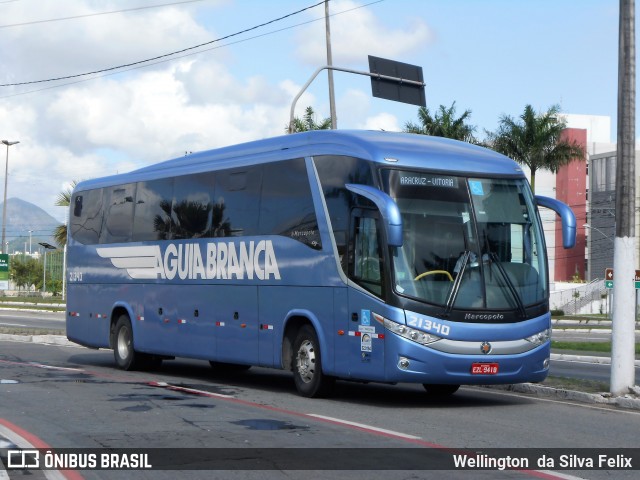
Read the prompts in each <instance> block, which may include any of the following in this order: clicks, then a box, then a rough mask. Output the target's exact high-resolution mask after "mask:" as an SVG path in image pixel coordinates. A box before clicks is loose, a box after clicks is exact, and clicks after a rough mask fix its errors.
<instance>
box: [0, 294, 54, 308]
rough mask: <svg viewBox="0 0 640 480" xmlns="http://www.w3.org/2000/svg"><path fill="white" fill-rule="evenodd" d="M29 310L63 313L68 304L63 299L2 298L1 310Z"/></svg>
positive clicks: (35, 297) (0, 301) (39, 297)
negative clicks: (5, 308)
mask: <svg viewBox="0 0 640 480" xmlns="http://www.w3.org/2000/svg"><path fill="white" fill-rule="evenodd" d="M3 306H6V307H7V308H15V309H17V310H20V309H29V310H47V311H54V312H63V311H65V310H66V304H65V302H64V300H63V299H62V297H44V298H43V297H41V296H30V297H5V296H0V308H2V307H3Z"/></svg>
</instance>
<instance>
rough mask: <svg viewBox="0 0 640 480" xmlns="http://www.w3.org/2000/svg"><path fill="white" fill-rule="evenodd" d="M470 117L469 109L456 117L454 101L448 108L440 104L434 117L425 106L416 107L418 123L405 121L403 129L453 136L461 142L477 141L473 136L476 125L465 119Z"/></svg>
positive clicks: (419, 132)
mask: <svg viewBox="0 0 640 480" xmlns="http://www.w3.org/2000/svg"><path fill="white" fill-rule="evenodd" d="M470 117H471V110H468V109H467V110H465V111H464V112H463V114H462V115H460V116H459V117H457V118H456V102H453V103H452V104H451V106H450V107H449V108H447V107H445V106H444V105H440V107H439V108H438V110H437V111H436V114H435V117H432V116H431V112H429V109H428V108H427V107H420V108H419V109H418V119H419V120H420V124H419V125H418V124H415V123H413V122H407V123H406V124H405V126H404V131H405V132H407V133H418V134H421V135H432V136H434V137H446V138H453V139H455V140H461V141H463V142H469V143H478V141H477V140H476V138H475V137H474V136H473V132H474V131H475V129H476V127H475V126H473V125H469V124H468V123H466V122H467V120H468V119H469V118H470Z"/></svg>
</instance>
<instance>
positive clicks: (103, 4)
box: [0, 0, 428, 220]
mask: <svg viewBox="0 0 640 480" xmlns="http://www.w3.org/2000/svg"><path fill="white" fill-rule="evenodd" d="M27 3H28V2H11V3H7V4H5V5H3V20H1V21H0V24H2V25H6V24H9V23H21V22H28V21H32V20H39V19H46V18H60V17H66V16H74V15H86V14H91V13H95V12H98V11H110V10H117V9H122V8H123V7H122V4H121V3H118V2H110V1H77V2H65V3H64V7H63V6H62V4H61V3H60V2H59V1H54V0H43V1H41V2H39V3H38V9H37V10H34V9H33V8H28V7H29V5H27ZM212 3H213V2H212ZM219 4H220V2H215V3H213V5H212V4H211V3H208V5H207V6H206V7H201V8H206V9H207V11H206V13H207V15H201V13H202V12H201V10H198V9H197V8H195V7H192V6H191V4H186V5H178V6H175V7H163V8H159V9H150V10H145V11H140V12H126V13H121V14H113V15H105V16H97V17H87V18H83V19H78V20H68V21H61V22H50V23H41V24H37V25H25V26H21V27H9V28H4V29H2V30H0V31H1V32H2V34H3V36H4V38H5V39H6V41H5V42H4V45H11V46H12V48H3V49H0V64H2V65H3V66H6V68H4V69H2V71H0V83H9V82H13V81H24V80H34V79H35V80H37V79H43V78H49V77H53V76H61V75H67V74H73V73H81V72H86V71H90V70H93V69H97V68H104V67H108V66H114V65H119V64H122V63H127V62H129V61H135V60H139V59H144V58H149V57H152V56H155V55H158V54H162V53H166V52H170V51H172V50H178V49H180V48H184V47H186V46H190V45H195V44H197V43H202V42H205V41H209V40H211V39H213V38H216V37H217V36H219V35H216V34H215V33H214V32H213V31H212V27H211V25H216V27H221V25H220V23H219V22H217V17H216V15H215V13H216V12H217V10H216V8H217V6H218V5H219ZM354 6H356V4H355V3H353V2H350V1H339V2H338V1H336V2H335V5H334V2H331V8H332V10H333V9H335V10H336V11H339V10H343V9H346V8H352V7H354ZM373 10H374V11H375V9H373ZM266 11H268V9H267V10H264V11H263V12H266ZM319 11H322V10H321V9H314V12H315V14H316V15H317V13H318V12H319ZM5 13H6V15H4V14H5ZM212 13H213V15H212ZM265 15H266V13H265ZM7 19H10V20H7ZM259 20H264V18H260V19H259ZM332 22H333V23H332V28H333V29H334V31H335V35H336V39H337V40H336V41H337V43H336V49H335V52H336V54H337V56H336V59H337V60H338V61H343V60H344V58H351V57H348V55H353V58H356V56H362V55H361V53H362V52H365V51H366V52H367V53H372V54H379V55H381V56H384V55H388V56H392V57H393V56H395V55H396V54H397V53H398V52H401V51H406V50H408V49H411V48H414V47H415V45H416V44H417V43H420V42H421V41H422V40H424V39H425V38H427V37H428V31H427V29H426V27H425V26H424V25H421V24H420V23H419V22H416V24H415V29H412V28H413V27H410V26H408V25H403V26H400V27H397V28H394V29H387V28H383V27H382V26H381V24H379V23H378V21H377V20H376V18H375V17H374V15H373V14H372V13H371V12H368V11H367V10H366V9H361V10H355V11H354V12H351V13H349V14H345V15H342V16H341V15H338V16H336V17H333V20H332ZM255 23H259V22H255ZM2 25H0V26H2ZM323 25H324V23H323V22H320V24H319V25H314V26H313V28H316V27H321V28H320V29H321V33H322V35H320V36H319V38H318V39H316V40H317V42H316V43H318V45H320V47H321V48H324V47H323V45H324V26H323ZM369 28H373V29H376V30H377V33H381V34H383V35H384V36H387V38H386V40H385V41H384V42H382V41H381V40H380V39H376V38H374V37H371V36H370V35H369V34H368V33H366V30H367V29H369ZM303 29H304V30H306V31H307V33H308V32H309V29H308V28H307V27H303ZM350 29H352V30H353V31H349V30H350ZM358 32H359V33H358ZM223 33H229V32H223ZM289 35H290V36H289V37H286V38H285V39H284V42H282V43H281V44H278V45H284V47H283V48H282V50H278V51H274V50H273V48H272V47H270V48H266V49H264V50H261V49H260V47H261V45H260V40H258V41H254V42H255V43H251V44H249V46H250V47H251V48H250V49H246V48H245V49H244V50H242V53H245V52H247V51H250V55H249V56H248V57H242V58H235V57H234V54H237V55H240V53H238V51H237V50H236V49H234V48H221V49H217V50H215V51H213V52H207V53H201V54H198V55H192V56H188V57H185V58H181V59H174V60H173V61H170V62H163V63H159V64H157V65H153V66H149V67H147V68H140V69H136V70H131V71H127V72H122V73H117V74H114V75H109V76H103V77H100V78H95V79H91V80H89V81H83V82H81V83H73V84H71V83H70V84H68V85H64V86H60V87H59V88H52V89H47V90H41V91H39V92H36V93H30V94H26V95H20V96H13V97H11V96H10V95H11V94H16V93H21V92H26V91H32V90H38V89H41V88H42V87H49V86H51V84H42V85H35V86H24V87H14V88H4V89H2V90H0V95H2V96H3V97H4V98H3V101H2V102H0V132H2V138H7V139H9V140H19V141H20V144H18V145H16V146H14V147H11V150H10V161H9V163H10V165H9V188H8V196H9V197H12V196H18V197H19V198H22V199H24V200H26V201H29V202H32V203H34V204H36V205H38V206H39V207H41V208H44V209H45V210H46V211H48V212H49V213H51V214H53V215H54V216H56V217H57V218H58V219H59V220H62V219H63V218H64V216H65V215H66V213H65V212H64V210H62V209H60V208H58V207H54V206H53V205H54V202H55V198H56V196H57V195H58V193H59V192H60V191H61V190H63V189H64V188H65V186H66V185H68V184H69V182H71V181H72V180H84V179H89V178H95V177H99V176H105V175H113V174H116V173H123V172H127V171H131V170H133V169H136V168H140V167H143V166H145V165H149V164H151V163H155V162H159V161H162V160H166V159H169V158H173V157H177V156H181V155H184V153H185V152H187V151H194V152H195V151H200V150H205V149H211V148H217V147H221V146H226V145H231V144H236V143H241V142H245V141H250V140H255V139H259V138H265V137H272V136H277V135H282V134H284V132H285V127H286V124H287V123H288V120H289V109H290V106H291V102H292V100H293V98H294V97H295V96H296V95H297V94H298V92H299V91H300V88H301V87H302V83H301V82H304V81H306V79H307V78H306V76H305V78H304V79H302V80H300V78H299V77H298V75H299V74H300V71H304V72H307V67H302V68H301V67H300V64H298V63H296V62H295V60H294V59H293V58H291V57H289V56H287V55H286V53H287V52H288V51H289V49H291V50H293V48H295V47H293V46H292V45H295V41H294V40H295V35H296V32H295V31H291V33H289ZM360 37H362V38H360ZM271 38H273V39H274V40H276V39H278V36H275V37H270V39H271ZM280 40H283V39H282V38H280ZM308 40H310V39H308ZM345 42H347V43H345ZM349 42H351V43H353V47H354V51H355V52H354V53H353V54H352V53H349V52H348V51H347V50H348V49H346V48H342V45H345V44H348V43H349ZM387 42H388V43H390V44H393V47H392V50H390V51H387V50H384V49H383V48H382V47H383V46H384V44H385V43H387ZM368 43H369V44H371V45H373V46H376V45H377V46H378V47H379V48H380V49H381V50H382V51H370V50H369V49H368V48H366V47H367V44H368ZM274 44H275V43H274ZM313 44H314V42H311V43H309V44H308V45H309V46H313ZM270 45H273V44H270ZM371 45H369V46H371ZM314 48H315V47H314ZM257 55H265V56H266V57H265V58H268V61H265V62H264V63H263V65H264V64H268V65H269V71H265V72H263V71H261V70H259V69H257V68H252V67H253V64H252V60H253V59H255V58H256V56H257ZM345 55H346V56H347V57H345ZM283 58H284V59H285V60H284V61H282V60H283ZM364 58H366V56H365V57H364ZM320 63H323V62H322V61H321V62H320ZM305 75H306V73H305ZM303 76H304V75H303ZM318 95H320V94H319V93H318ZM342 96H343V98H341V99H340V100H339V102H338V103H339V105H340V107H339V109H338V113H339V115H340V114H341V113H342V114H344V118H342V119H339V121H338V123H339V125H341V127H342V128H344V127H346V126H351V125H353V126H355V125H358V126H360V125H363V126H365V128H376V129H378V128H384V129H392V126H393V124H394V119H393V117H392V116H385V115H380V114H378V115H372V114H371V113H370V101H369V98H368V97H369V94H368V93H367V94H365V93H363V92H360V91H357V90H353V91H347V92H346V93H344V94H343V95H342ZM321 98H322V102H321V105H317V103H318V102H317V99H316V97H315V96H314V94H313V93H312V92H305V93H304V94H303V95H302V96H301V98H300V99H299V100H298V102H297V106H296V112H295V114H296V115H297V116H301V115H302V114H303V113H304V109H305V108H306V107H307V106H309V105H311V106H313V108H314V110H315V111H316V112H317V114H318V115H319V116H322V117H323V118H324V117H326V116H328V115H329V114H328V108H327V106H326V100H325V98H326V96H325V91H324V90H322V97H321ZM396 123H397V122H396ZM0 151H1V150H0ZM1 178H2V173H0V179H1ZM0 182H2V180H0Z"/></svg>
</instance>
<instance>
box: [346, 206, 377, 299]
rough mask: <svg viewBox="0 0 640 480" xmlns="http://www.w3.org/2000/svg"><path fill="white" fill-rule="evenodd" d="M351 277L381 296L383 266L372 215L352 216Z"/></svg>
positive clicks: (374, 220) (375, 225)
mask: <svg viewBox="0 0 640 480" xmlns="http://www.w3.org/2000/svg"><path fill="white" fill-rule="evenodd" d="M352 232H353V238H352V242H351V248H350V250H351V252H352V253H351V258H350V259H349V260H350V264H351V265H350V268H349V270H350V273H351V275H350V276H351V278H352V279H353V280H354V281H355V282H356V283H358V284H359V285H360V286H361V287H363V288H365V289H366V290H368V291H370V292H371V293H373V294H375V295H377V296H378V297H382V292H383V288H382V285H383V268H382V255H381V250H380V234H379V229H378V222H377V221H376V219H375V218H373V217H366V216H363V217H359V216H354V217H353V230H352Z"/></svg>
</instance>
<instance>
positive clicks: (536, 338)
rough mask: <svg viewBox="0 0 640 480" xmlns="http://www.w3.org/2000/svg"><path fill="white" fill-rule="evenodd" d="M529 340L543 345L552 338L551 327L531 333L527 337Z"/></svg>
mask: <svg viewBox="0 0 640 480" xmlns="http://www.w3.org/2000/svg"><path fill="white" fill-rule="evenodd" d="M525 340H526V341H527V342H531V343H533V344H534V345H542V344H543V343H545V342H548V341H549V340H551V329H550V328H546V329H544V330H542V331H541V332H538V333H536V334H535V335H531V336H530V337H527V338H525Z"/></svg>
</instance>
